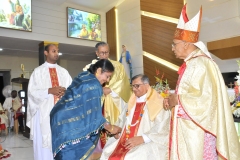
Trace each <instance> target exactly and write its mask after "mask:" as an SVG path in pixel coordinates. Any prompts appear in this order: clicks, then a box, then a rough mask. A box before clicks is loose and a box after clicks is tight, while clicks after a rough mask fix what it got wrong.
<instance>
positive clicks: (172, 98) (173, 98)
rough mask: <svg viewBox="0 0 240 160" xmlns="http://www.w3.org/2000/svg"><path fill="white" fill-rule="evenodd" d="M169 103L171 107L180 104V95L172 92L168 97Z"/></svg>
mask: <svg viewBox="0 0 240 160" xmlns="http://www.w3.org/2000/svg"><path fill="white" fill-rule="evenodd" d="M168 104H169V107H170V108H172V107H174V106H176V105H177V104H178V97H177V94H175V93H174V94H170V95H169V97H168Z"/></svg>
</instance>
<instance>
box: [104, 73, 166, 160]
mask: <svg viewBox="0 0 240 160" xmlns="http://www.w3.org/2000/svg"><path fill="white" fill-rule="evenodd" d="M132 90H133V94H132V96H131V97H130V100H129V102H128V108H127V111H126V112H122V114H121V115H120V116H119V119H118V121H117V125H119V126H120V127H123V129H122V133H121V135H120V138H119V139H115V138H114V137H112V138H110V139H109V140H108V141H107V143H106V145H105V147H104V149H103V153H102V156H101V158H100V159H101V160H106V159H109V160H120V159H121V160H122V159H124V160H139V159H158V160H162V159H166V158H167V150H168V136H169V121H170V112H169V111H165V110H164V109H163V98H162V97H161V96H160V95H159V94H158V93H157V92H156V91H155V90H154V89H152V88H151V86H150V85H149V78H148V77H147V76H146V75H142V74H140V75H136V76H134V77H133V78H132ZM115 137H116V135H115Z"/></svg>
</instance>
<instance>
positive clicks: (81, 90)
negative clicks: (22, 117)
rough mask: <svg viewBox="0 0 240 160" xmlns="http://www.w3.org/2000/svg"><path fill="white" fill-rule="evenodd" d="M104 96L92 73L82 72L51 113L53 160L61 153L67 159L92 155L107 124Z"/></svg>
mask: <svg viewBox="0 0 240 160" xmlns="http://www.w3.org/2000/svg"><path fill="white" fill-rule="evenodd" d="M102 94H103V92H102V86H101V84H100V83H99V81H98V80H97V79H96V77H95V76H94V75H93V74H91V73H90V72H82V73H80V74H79V75H78V76H77V77H76V78H75V79H74V80H73V82H72V84H71V85H70V86H69V87H68V88H67V90H66V93H65V95H64V96H63V97H62V98H61V99H60V100H59V101H58V103H56V105H55V106H54V108H53V109H52V111H51V113H50V124H51V130H52V150H53V154H54V157H55V156H56V155H57V154H59V153H61V157H68V159H85V158H87V157H88V156H89V155H90V154H91V153H92V151H93V150H94V148H95V144H96V143H97V141H98V138H99V132H100V130H101V129H102V127H103V124H104V122H106V119H105V118H104V117H103V116H102V108H101V96H102ZM69 150H70V151H71V152H69ZM57 159H59V158H57ZM60 159H65V158H60Z"/></svg>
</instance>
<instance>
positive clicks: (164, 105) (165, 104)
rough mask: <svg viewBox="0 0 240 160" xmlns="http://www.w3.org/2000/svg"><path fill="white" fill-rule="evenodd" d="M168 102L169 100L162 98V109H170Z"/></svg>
mask: <svg viewBox="0 0 240 160" xmlns="http://www.w3.org/2000/svg"><path fill="white" fill-rule="evenodd" d="M168 100H169V99H168V98H164V100H163V108H164V109H165V110H169V109H170V107H169V103H168Z"/></svg>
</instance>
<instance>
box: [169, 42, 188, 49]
mask: <svg viewBox="0 0 240 160" xmlns="http://www.w3.org/2000/svg"><path fill="white" fill-rule="evenodd" d="M182 42H185V41H181V42H178V43H174V42H173V43H172V48H174V47H176V45H177V44H179V43H182Z"/></svg>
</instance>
